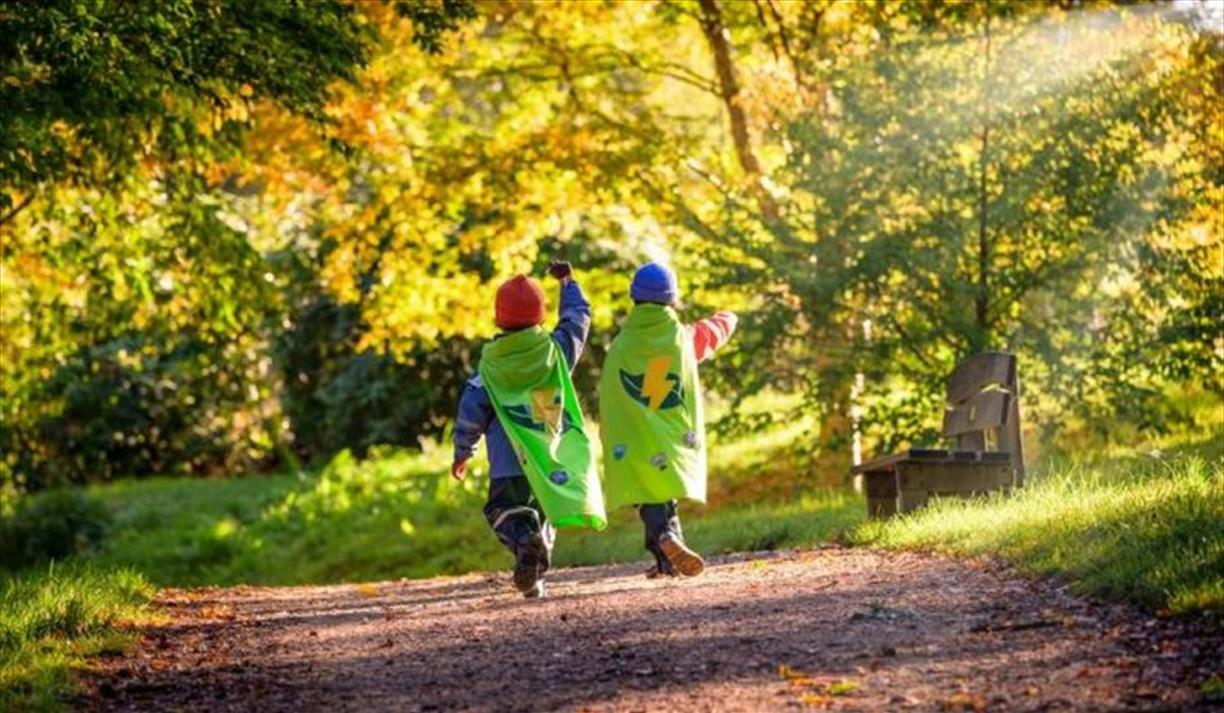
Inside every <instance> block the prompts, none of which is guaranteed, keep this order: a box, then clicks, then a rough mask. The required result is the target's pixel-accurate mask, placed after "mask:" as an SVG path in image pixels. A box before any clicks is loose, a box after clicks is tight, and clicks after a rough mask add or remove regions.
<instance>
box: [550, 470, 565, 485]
mask: <svg viewBox="0 0 1224 713" xmlns="http://www.w3.org/2000/svg"><path fill="white" fill-rule="evenodd" d="M548 479H549V480H551V481H552V482H554V483H556V484H557V485H565V484H566V483H568V482H569V473H566V472H565V471H563V470H554V471H553V472H552V473H550V474H549V476H548Z"/></svg>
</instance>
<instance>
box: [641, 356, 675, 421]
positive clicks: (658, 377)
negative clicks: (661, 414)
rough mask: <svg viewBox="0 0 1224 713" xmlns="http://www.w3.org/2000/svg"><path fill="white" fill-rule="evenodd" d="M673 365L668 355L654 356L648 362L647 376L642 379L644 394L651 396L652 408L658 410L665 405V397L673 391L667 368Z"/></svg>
mask: <svg viewBox="0 0 1224 713" xmlns="http://www.w3.org/2000/svg"><path fill="white" fill-rule="evenodd" d="M670 366H671V357H669V356H667V355H663V356H657V357H653V358H652V359H651V360H650V361H649V362H648V363H647V364H646V376H645V377H644V378H643V379H642V395H643V396H646V397H649V398H650V409H651V410H652V411H657V410H658V409H659V407H660V406H662V405H663V399H665V398H667V395H668V394H669V393H671V383H670V382H668V380H667V369H668V367H670Z"/></svg>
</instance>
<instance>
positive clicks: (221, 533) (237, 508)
mask: <svg viewBox="0 0 1224 713" xmlns="http://www.w3.org/2000/svg"><path fill="white" fill-rule="evenodd" d="M788 427H793V424H792V425H791V426H788ZM775 440H777V441H778V443H779V444H780V445H778V448H784V447H786V445H787V443H788V441H787V439H784V438H782V439H775ZM765 443H773V441H763V442H760V443H758V444H757V445H758V447H756V448H749V447H742V444H739V443H738V442H737V443H736V444H727V446H726V447H722V448H716V449H715V451H714V452H713V453H712V471H713V476H712V483H713V485H714V489H715V496H714V497H713V498H712V499H711V505H708V506H701V507H691V506H687V505H686V506H682V513H683V516H684V521H685V534H686V536H687V538H688V539H689V541H690V542H691V543H692V544H693V545H694V546H695V547H696V548H697V549H698V550H700V551H702V552H706V553H711V554H713V553H721V552H729V551H745V550H767V549H775V548H782V547H802V546H807V545H812V544H815V543H818V542H822V541H828V540H842V541H848V542H851V543H854V544H860V545H869V546H879V547H887V548H904V549H918V550H932V551H938V552H945V553H951V554H956V555H987V556H997V557H1002V558H1005V559H1007V560H1009V561H1012V562H1014V563H1016V564H1017V565H1018V566H1019V567H1021V568H1022V569H1024V570H1026V571H1029V572H1033V573H1039V574H1055V575H1058V576H1060V577H1062V578H1064V579H1065V580H1067V581H1068V582H1070V583H1071V584H1072V585H1073V586H1074V587H1075V588H1076V589H1077V590H1079V591H1081V592H1084V593H1088V594H1093V595H1099V596H1104V597H1109V598H1112V599H1116V600H1122V601H1130V602H1134V603H1137V604H1141V605H1143V606H1146V607H1149V608H1151V609H1154V610H1162V609H1163V610H1168V611H1171V612H1174V613H1190V612H1195V611H1200V610H1209V611H1214V612H1224V440H1222V439H1221V438H1220V437H1219V436H1216V435H1199V436H1198V437H1196V438H1182V439H1181V440H1179V441H1177V442H1173V443H1165V444H1159V445H1160V446H1161V449H1162V450H1161V451H1160V452H1151V451H1148V450H1146V449H1145V450H1140V451H1132V452H1121V453H1111V454H1107V455H1102V454H1101V453H1096V454H1094V455H1091V456H1089V457H1082V458H1078V459H1076V460H1068V461H1060V462H1047V463H1045V464H1042V465H1040V466H1039V467H1036V468H1034V469H1033V472H1032V473H1031V474H1030V479H1029V484H1028V486H1027V487H1026V488H1024V489H1023V490H1021V491H1019V492H1017V493H1015V494H1011V495H1007V496H1003V495H998V496H995V497H992V498H987V499H980V500H975V501H957V500H947V501H939V502H936V503H934V504H933V505H932V506H930V507H928V508H927V509H925V510H923V511H921V512H919V513H916V514H914V515H913V516H909V517H902V518H897V519H894V520H891V521H888V522H885V523H867V522H864V521H863V514H864V506H863V503H862V500H861V499H860V497H859V496H857V495H855V494H853V493H851V492H848V491H846V490H840V489H828V488H821V487H819V485H818V484H817V483H818V482H820V481H819V480H814V479H812V478H810V477H809V476H808V475H807V474H806V473H805V472H804V468H803V467H802V466H801V465H800V464H798V463H791V462H790V461H788V460H787V459H788V458H791V457H793V456H791V455H787V454H785V453H783V452H781V451H778V450H777V449H771V447H766V446H765V445H763V444H765ZM447 460H448V458H447V453H445V452H444V451H442V450H430V451H427V452H425V453H420V452H410V451H405V450H385V451H378V452H375V453H374V454H373V456H372V457H371V458H369V459H367V460H364V461H357V460H355V459H354V458H352V457H350V456H347V455H343V454H342V455H341V456H339V457H337V458H336V459H334V460H333V461H332V462H331V463H330V464H328V465H327V466H326V467H325V468H323V469H321V470H320V471H318V472H316V473H309V474H301V475H280V476H272V477H248V478H234V479H222V480H189V479H158V478H154V479H148V480H139V481H135V480H133V481H123V482H118V483H112V484H108V485H105V486H98V487H94V488H91V489H90V490H89V491H88V495H89V497H88V498H86V500H88V502H87V503H86V504H85V505H80V504H79V503H77V502H76V500H77V499H74V498H67V497H62V494H61V496H56V495H40V496H36V497H35V498H33V499H32V500H31V502H33V503H36V504H37V503H42V504H44V505H47V506H48V507H43V508H41V509H40V508H37V507H34V508H29V509H28V510H26V511H25V512H27V513H41V515H38V516H37V517H36V518H32V519H31V521H30V523H28V524H30V526H31V527H30V528H27V529H28V530H29V531H30V532H31V533H33V534H34V535H38V534H39V533H42V536H46V537H45V539H46V541H48V542H51V541H54V542H60V543H62V542H64V541H65V538H67V539H68V540H72V538H74V537H75V538H77V539H78V540H80V542H83V543H85V544H84V545H82V546H83V547H84V549H83V550H82V551H80V552H79V553H78V554H77V555H75V556H74V557H71V558H69V560H68V564H67V566H60V565H57V566H55V567H54V568H48V566H47V565H45V564H43V565H40V566H37V567H34V568H32V569H27V570H25V571H24V572H22V573H18V574H16V575H14V574H12V573H9V574H8V575H2V576H0V709H3V710H8V709H23V708H25V709H30V708H34V709H39V708H47V707H54V704H55V702H56V701H58V700H61V698H62V696H63V695H64V694H65V693H66V692H67V691H70V690H71V672H72V670H73V669H74V668H76V667H78V666H80V665H81V662H82V661H83V659H84V658H85V657H87V656H89V655H91V654H93V653H96V652H99V651H103V650H107V649H110V648H116V647H119V646H122V645H123V644H124V643H125V642H126V641H127V640H128V639H127V638H126V637H125V636H124V635H122V634H119V633H116V629H115V627H114V624H115V623H116V622H117V621H120V620H122V619H127V618H131V617H136V616H139V615H140V613H141V607H142V605H143V603H144V602H145V601H147V598H148V596H149V595H150V593H151V591H152V586H151V585H150V584H149V583H152V585H176V586H185V585H208V584H219V585H227V584H237V583H251V584H304V583H324V582H342V581H370V580H382V579H394V578H399V577H427V576H434V575H438V574H458V573H464V572H471V571H478V570H500V569H504V568H506V567H508V565H509V562H510V560H509V555H508V554H507V553H506V552H505V551H504V550H503V549H502V548H501V546H500V545H499V544H498V543H497V541H496V540H495V539H494V538H493V536H492V535H491V534H490V533H489V531H488V528H487V526H486V524H485V522H484V519H483V517H482V515H481V506H482V504H483V502H484V490H485V488H486V479H485V477H484V473H483V472H482V471H483V465H482V464H481V463H479V462H477V463H476V464H474V467H473V473H472V477H471V478H470V479H469V480H468V481H467V482H465V483H462V484H459V483H455V482H453V481H451V480H450V478H449V477H448V476H447V475H446V465H447ZM788 466H789V467H788ZM51 506H54V507H51ZM98 512H102V513H104V515H105V517H104V518H103V521H97V517H96V516H97V514H98ZM64 513H71V514H73V517H75V518H76V519H77V520H79V522H80V523H82V525H81V528H82V529H81V531H80V532H76V533H73V532H64V531H61V530H62V529H63V528H62V525H63V524H64V523H65V522H66V521H67V520H66V519H65V517H64ZM38 523H47V525H46V527H44V526H43V525H39V524H38ZM18 531H23V530H22V528H20V527H18V528H16V529H11V530H9V532H18ZM81 532H88V533H89V535H90V536H89V537H86V538H80V537H79V535H80V534H81ZM99 532H100V533H102V534H101V535H100V536H96V535H97V533H99ZM50 534H54V537H50V536H49V535H50ZM641 538H642V535H641V526H640V524H639V523H638V521H637V518H636V515H635V514H634V513H633V512H632V511H621V512H619V513H615V514H614V515H613V517H612V522H611V524H610V526H609V528H608V530H606V531H605V532H602V533H590V532H568V531H567V532H564V533H562V535H561V537H560V538H559V542H558V548H557V553H556V560H557V563H558V564H559V565H562V566H564V565H575V564H601V563H608V562H633V561H639V562H642V564H643V566H645V564H646V554H645V552H644V551H643V549H642V541H641Z"/></svg>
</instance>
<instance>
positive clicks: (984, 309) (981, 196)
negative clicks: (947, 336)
mask: <svg viewBox="0 0 1224 713" xmlns="http://www.w3.org/2000/svg"><path fill="white" fill-rule="evenodd" d="M981 96H982V98H981V110H980V115H981V121H982V142H981V148H980V150H979V153H978V206H977V208H978V210H977V213H978V231H977V233H978V234H977V243H978V244H977V272H978V274H977V295H976V297H975V299H974V307H975V309H974V317H975V319H974V334H973V340H972V341H971V350H972V351H973V352H980V351H983V350H985V349H986V348H987V347H988V346H989V345H990V233H989V225H990V215H989V199H990V194H989V187H988V185H987V177H986V173H987V169H988V168H989V152H990V13H989V11H987V12H986V19H985V66H984V68H983V71H982V94H981Z"/></svg>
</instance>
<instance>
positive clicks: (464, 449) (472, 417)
mask: <svg viewBox="0 0 1224 713" xmlns="http://www.w3.org/2000/svg"><path fill="white" fill-rule="evenodd" d="M492 423H493V404H491V403H489V394H488V393H487V392H486V391H485V389H484V384H482V383H481V381H480V375H479V374H473V375H472V378H470V379H468V382H467V384H466V385H464V387H463V395H462V396H460V397H459V414H458V415H457V416H456V417H455V435H454V437H453V439H452V440H453V441H454V444H455V460H454V462H453V463H452V465H451V475H453V476H454V477H455V478H456V479H458V480H463V476H464V474H465V473H466V471H467V462H468V460H469V459H470V458H471V457H472V456H473V455H475V454H476V446H477V444H479V443H480V438H481V436H483V435H484V434H485V432H486V431H488V430H489V426H490V424H492Z"/></svg>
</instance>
